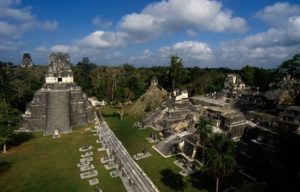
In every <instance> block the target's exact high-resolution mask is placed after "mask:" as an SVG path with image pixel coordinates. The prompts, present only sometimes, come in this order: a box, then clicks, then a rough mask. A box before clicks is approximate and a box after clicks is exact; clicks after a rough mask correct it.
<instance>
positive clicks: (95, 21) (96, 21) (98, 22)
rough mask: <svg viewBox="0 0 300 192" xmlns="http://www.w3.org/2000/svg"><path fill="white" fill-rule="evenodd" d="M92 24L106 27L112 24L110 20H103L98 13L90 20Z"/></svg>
mask: <svg viewBox="0 0 300 192" xmlns="http://www.w3.org/2000/svg"><path fill="white" fill-rule="evenodd" d="M92 23H93V25H97V26H101V27H102V28H108V27H110V26H111V25H112V21H108V22H103V20H102V18H101V16H100V15H98V16H96V17H95V18H94V19H93V20H92Z"/></svg>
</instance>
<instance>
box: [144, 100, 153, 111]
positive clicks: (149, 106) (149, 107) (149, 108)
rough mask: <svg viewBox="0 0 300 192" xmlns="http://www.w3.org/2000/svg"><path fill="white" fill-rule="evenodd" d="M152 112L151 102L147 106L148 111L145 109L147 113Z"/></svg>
mask: <svg viewBox="0 0 300 192" xmlns="http://www.w3.org/2000/svg"><path fill="white" fill-rule="evenodd" d="M151 110H152V102H151V101H149V102H148V105H147V107H146V109H145V112H150V111H151Z"/></svg>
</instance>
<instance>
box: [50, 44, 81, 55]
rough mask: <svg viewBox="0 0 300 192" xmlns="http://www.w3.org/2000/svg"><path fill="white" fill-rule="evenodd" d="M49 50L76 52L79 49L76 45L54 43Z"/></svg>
mask: <svg viewBox="0 0 300 192" xmlns="http://www.w3.org/2000/svg"><path fill="white" fill-rule="evenodd" d="M50 51H51V52H61V53H76V52H79V51H80V49H79V47H77V46H69V45H55V46H53V47H51V48H50Z"/></svg>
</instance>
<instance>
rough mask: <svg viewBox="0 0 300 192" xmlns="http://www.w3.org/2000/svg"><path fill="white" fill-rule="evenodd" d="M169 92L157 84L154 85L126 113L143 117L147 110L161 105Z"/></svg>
mask: <svg viewBox="0 0 300 192" xmlns="http://www.w3.org/2000/svg"><path fill="white" fill-rule="evenodd" d="M167 93H168V92H167V91H166V90H164V89H163V88H162V90H160V89H159V88H158V87H157V86H154V85H152V86H150V87H149V89H148V90H147V92H146V93H145V94H143V95H142V96H141V97H140V98H139V99H138V100H136V101H135V102H134V103H133V104H132V105H131V106H129V107H128V109H127V110H126V113H128V114H130V115H131V116H133V117H136V118H142V117H144V116H145V115H146V113H147V112H149V111H151V110H152V109H154V108H155V107H157V106H158V105H160V104H161V102H162V101H163V100H164V99H165V98H166V97H167Z"/></svg>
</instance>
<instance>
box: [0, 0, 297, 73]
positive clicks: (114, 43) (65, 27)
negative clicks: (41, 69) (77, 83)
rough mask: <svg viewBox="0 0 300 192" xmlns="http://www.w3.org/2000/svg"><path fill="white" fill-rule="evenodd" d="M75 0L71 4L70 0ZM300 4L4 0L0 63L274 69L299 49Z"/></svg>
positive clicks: (0, 1) (0, 3) (0, 12)
mask: <svg viewBox="0 0 300 192" xmlns="http://www.w3.org/2000/svg"><path fill="white" fill-rule="evenodd" d="M70 2H72V3H70ZM299 4H300V2H299V1H298V0H290V1H286V2H279V1H273V0H263V1H253V0H218V1H208V0H165V1H151V0H109V1H100V0H89V1H86V0H73V1H62V0H51V1H46V0H45V1H41V0H27V1H25V0H23V1H21V0H0V61H5V62H8V61H10V62H13V63H14V64H15V65H18V64H20V62H21V60H22V54H23V53H26V52H28V53H30V54H31V58H32V60H33V63H34V64H37V65H46V64H47V62H48V56H49V54H50V53H53V52H54V53H56V52H63V53H69V55H70V57H71V62H72V63H74V64H77V63H78V62H80V61H81V60H82V58H83V57H88V58H89V60H90V62H93V63H96V64H98V65H115V66H118V65H122V64H124V63H129V64H133V65H134V66H135V67H140V66H145V67H151V66H153V65H164V66H167V65H169V63H170V60H169V57H170V56H171V55H174V54H177V55H178V56H179V57H181V58H183V61H184V66H185V67H190V66H198V67H200V68H205V67H229V68H232V69H240V68H241V67H243V66H245V65H246V64H249V65H251V66H258V67H264V68H274V67H276V66H277V65H279V64H281V63H282V62H283V61H285V60H288V59H290V58H291V57H292V56H294V55H295V54H297V53H300V5H299Z"/></svg>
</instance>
